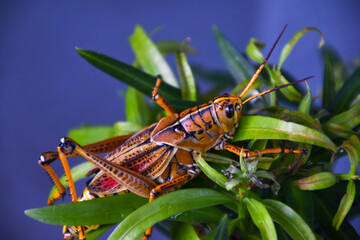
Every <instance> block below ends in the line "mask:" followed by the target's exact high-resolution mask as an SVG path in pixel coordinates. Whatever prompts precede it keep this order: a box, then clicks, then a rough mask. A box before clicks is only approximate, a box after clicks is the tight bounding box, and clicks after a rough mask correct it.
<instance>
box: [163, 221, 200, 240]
mask: <svg viewBox="0 0 360 240" xmlns="http://www.w3.org/2000/svg"><path fill="white" fill-rule="evenodd" d="M170 233H171V238H172V239H173V240H200V238H199V237H198V235H197V234H196V231H195V229H194V227H193V226H192V224H190V223H176V224H172V225H171V229H170Z"/></svg>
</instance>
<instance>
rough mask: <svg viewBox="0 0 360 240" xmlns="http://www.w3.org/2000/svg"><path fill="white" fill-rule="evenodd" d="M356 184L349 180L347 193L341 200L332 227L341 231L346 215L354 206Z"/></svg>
mask: <svg viewBox="0 0 360 240" xmlns="http://www.w3.org/2000/svg"><path fill="white" fill-rule="evenodd" d="M355 193H356V189H355V183H354V181H353V180H351V179H350V180H349V183H348V185H347V189H346V193H345V195H344V196H343V198H342V199H341V202H340V205H339V208H338V210H337V212H336V214H335V217H334V219H333V222H332V225H333V226H334V227H335V228H336V230H339V228H340V226H341V223H342V222H343V221H344V218H345V216H346V214H347V213H348V212H349V211H350V208H351V206H352V205H353V202H354V199H355Z"/></svg>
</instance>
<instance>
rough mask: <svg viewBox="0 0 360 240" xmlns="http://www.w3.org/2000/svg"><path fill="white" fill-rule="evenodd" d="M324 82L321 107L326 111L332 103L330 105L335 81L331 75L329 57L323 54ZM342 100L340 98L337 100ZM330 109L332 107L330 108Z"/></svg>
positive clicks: (333, 94)
mask: <svg viewBox="0 0 360 240" xmlns="http://www.w3.org/2000/svg"><path fill="white" fill-rule="evenodd" d="M324 61H325V66H324V80H323V92H322V106H323V108H326V109H328V108H329V107H330V106H332V105H333V103H332V104H331V105H330V103H331V101H332V100H333V98H334V96H335V79H334V75H333V74H332V73H333V72H332V68H331V67H332V66H331V61H330V56H328V55H327V53H326V52H324ZM337 100H338V101H339V100H342V99H340V98H338V99H337ZM331 108H332V107H331Z"/></svg>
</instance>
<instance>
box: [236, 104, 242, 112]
mask: <svg viewBox="0 0 360 240" xmlns="http://www.w3.org/2000/svg"><path fill="white" fill-rule="evenodd" d="M235 110H236V111H237V112H239V111H240V110H241V106H240V105H239V104H238V103H237V104H235Z"/></svg>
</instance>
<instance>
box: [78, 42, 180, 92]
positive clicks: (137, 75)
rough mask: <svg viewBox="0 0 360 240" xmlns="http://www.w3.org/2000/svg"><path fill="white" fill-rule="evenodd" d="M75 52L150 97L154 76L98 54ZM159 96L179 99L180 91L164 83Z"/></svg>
mask: <svg viewBox="0 0 360 240" xmlns="http://www.w3.org/2000/svg"><path fill="white" fill-rule="evenodd" d="M76 51H77V52H78V53H79V54H80V56H82V57H83V58H84V59H85V60H86V61H88V62H89V63H91V64H92V65H93V66H95V67H97V68H99V69H100V70H102V71H104V72H106V73H107V74H109V75H111V76H113V77H114V78H116V79H118V80H120V81H122V82H124V83H126V84H128V85H129V86H132V87H134V88H136V89H137V90H139V91H140V92H142V93H144V94H145V95H147V96H149V97H151V93H152V90H153V89H154V86H155V84H156V78H155V77H154V76H151V75H149V74H147V73H145V72H143V71H141V70H139V69H137V68H135V67H133V66H131V65H128V64H126V63H123V62H120V61H118V60H116V59H114V58H111V57H108V56H106V55H103V54H100V53H96V52H93V51H90V50H83V49H80V48H76ZM160 94H161V95H162V96H163V97H165V98H169V99H180V97H181V92H180V89H178V88H175V87H173V86H171V85H169V84H167V83H166V82H163V83H162V84H161V87H160Z"/></svg>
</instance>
